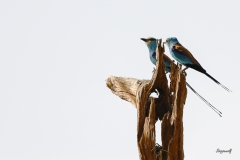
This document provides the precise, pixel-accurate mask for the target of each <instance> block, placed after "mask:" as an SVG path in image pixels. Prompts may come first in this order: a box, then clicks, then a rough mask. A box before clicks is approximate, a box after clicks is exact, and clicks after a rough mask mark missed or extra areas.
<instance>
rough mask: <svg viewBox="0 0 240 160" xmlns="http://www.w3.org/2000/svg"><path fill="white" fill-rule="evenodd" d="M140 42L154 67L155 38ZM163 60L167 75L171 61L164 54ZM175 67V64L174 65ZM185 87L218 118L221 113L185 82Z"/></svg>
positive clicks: (144, 39)
mask: <svg viewBox="0 0 240 160" xmlns="http://www.w3.org/2000/svg"><path fill="white" fill-rule="evenodd" d="M141 40H143V41H144V42H145V43H146V45H147V47H148V51H149V58H150V60H151V62H152V63H153V64H154V65H156V62H157V59H156V49H157V40H156V39H155V38H152V37H149V38H141ZM163 60H164V64H165V67H166V68H165V71H166V72H167V73H168V72H170V70H171V63H172V60H171V59H170V58H169V57H168V56H167V55H165V54H163ZM173 64H174V63H173ZM174 65H175V64H174ZM186 85H187V87H188V88H190V89H191V90H192V91H193V93H195V94H196V95H197V96H198V97H199V98H200V99H201V100H203V101H204V102H205V103H206V104H207V105H208V106H209V107H211V108H212V109H213V110H214V111H215V112H216V113H217V114H218V115H219V116H221V114H222V113H221V112H220V111H219V110H218V109H217V108H215V107H214V106H213V105H212V104H210V103H209V102H208V101H207V100H206V99H204V98H203V97H202V96H201V95H200V94H198V92H197V91H195V90H194V89H193V88H192V87H191V86H190V84H188V83H187V82H186Z"/></svg>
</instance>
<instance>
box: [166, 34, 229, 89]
mask: <svg viewBox="0 0 240 160" xmlns="http://www.w3.org/2000/svg"><path fill="white" fill-rule="evenodd" d="M165 43H166V44H167V46H168V48H169V52H170V54H171V56H172V57H173V58H174V59H175V60H176V61H178V62H179V63H181V64H182V65H184V66H186V67H187V68H188V67H189V68H192V69H195V70H197V71H199V72H201V73H203V74H205V75H206V76H208V77H209V78H210V79H212V80H213V81H214V82H215V83H217V84H218V85H220V86H221V87H222V88H224V89H225V90H227V91H228V92H231V90H230V89H228V88H227V87H225V86H224V85H222V84H221V83H220V82H219V81H217V80H216V79H215V78H213V77H212V76H211V75H210V74H208V73H207V71H206V70H205V69H204V68H203V67H202V66H201V65H200V63H199V62H198V61H197V60H196V59H195V58H194V57H193V55H192V54H191V52H189V51H188V50H187V49H186V48H185V47H183V46H182V45H181V44H180V43H179V41H178V39H177V38H176V37H170V38H167V40H166V42H165ZM187 68H185V69H184V70H186V69H187Z"/></svg>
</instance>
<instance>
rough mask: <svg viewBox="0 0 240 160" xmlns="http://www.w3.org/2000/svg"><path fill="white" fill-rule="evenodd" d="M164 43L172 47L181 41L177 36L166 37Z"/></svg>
mask: <svg viewBox="0 0 240 160" xmlns="http://www.w3.org/2000/svg"><path fill="white" fill-rule="evenodd" d="M164 43H166V44H167V45H168V47H170V46H171V45H175V44H176V43H179V42H178V40H177V38H176V37H169V38H167V39H166V41H165V42H164Z"/></svg>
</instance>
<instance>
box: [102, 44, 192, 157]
mask: <svg viewBox="0 0 240 160" xmlns="http://www.w3.org/2000/svg"><path fill="white" fill-rule="evenodd" d="M158 44H159V45H158V48H157V51H156V56H157V60H158V61H157V64H156V70H155V72H154V74H153V76H152V79H151V80H138V79H135V78H124V77H114V76H110V77H109V78H108V79H107V80H106V84H107V86H108V88H110V89H111V91H112V92H113V93H114V94H116V95H117V96H119V97H120V98H122V99H124V100H126V101H129V102H131V103H132V104H133V106H135V107H136V108H137V115H138V122H137V123H138V124H137V142H138V150H139V157H140V159H141V160H155V159H158V160H182V159H184V153H183V122H182V118H183V106H184V104H185V100H186V95H187V90H186V80H185V75H184V74H183V73H182V71H181V66H180V65H178V66H177V67H172V68H171V77H170V80H171V84H170V88H169V87H168V81H167V78H166V74H165V64H164V62H163V53H164V46H162V41H161V40H160V42H159V43H158ZM172 64H173V63H172ZM172 66H174V65H172ZM156 90H157V92H158V98H153V97H150V94H151V93H152V92H154V91H156ZM158 119H160V120H162V130H161V131H162V132H161V134H162V147H160V146H155V144H156V138H155V122H156V121H157V120H158Z"/></svg>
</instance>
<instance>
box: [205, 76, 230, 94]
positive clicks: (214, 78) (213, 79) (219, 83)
mask: <svg viewBox="0 0 240 160" xmlns="http://www.w3.org/2000/svg"><path fill="white" fill-rule="evenodd" d="M204 74H205V75H206V76H208V77H209V78H211V79H212V80H213V81H214V82H216V83H217V84H218V85H220V86H221V87H222V88H224V89H225V90H227V91H228V92H232V91H231V90H230V89H228V88H227V87H225V86H224V85H222V84H221V83H220V82H218V81H217V80H216V79H215V78H213V77H212V76H211V75H210V74H208V73H207V72H205V73H204Z"/></svg>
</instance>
